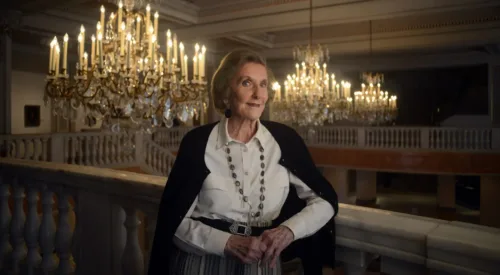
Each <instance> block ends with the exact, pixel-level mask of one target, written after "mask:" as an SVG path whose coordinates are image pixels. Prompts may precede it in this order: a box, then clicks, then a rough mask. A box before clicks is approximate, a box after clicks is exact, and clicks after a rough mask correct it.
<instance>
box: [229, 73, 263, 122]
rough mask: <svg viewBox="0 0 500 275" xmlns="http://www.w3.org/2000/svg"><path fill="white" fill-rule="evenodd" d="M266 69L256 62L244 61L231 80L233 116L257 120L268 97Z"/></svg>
mask: <svg viewBox="0 0 500 275" xmlns="http://www.w3.org/2000/svg"><path fill="white" fill-rule="evenodd" d="M267 85H268V83H267V69H266V67H265V66H263V65H261V64H258V63H246V64H245V65H243V66H242V67H241V69H240V70H239V72H237V73H236V75H235V76H234V78H233V79H232V81H231V90H232V92H233V93H232V94H231V96H230V105H231V111H232V113H233V116H238V117H240V118H243V119H249V120H257V119H259V118H260V116H261V115H262V112H263V111H264V107H265V105H266V102H267V99H268V92H267Z"/></svg>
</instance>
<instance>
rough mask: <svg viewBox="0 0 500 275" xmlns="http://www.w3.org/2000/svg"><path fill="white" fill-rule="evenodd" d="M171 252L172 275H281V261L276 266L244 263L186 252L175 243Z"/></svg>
mask: <svg viewBox="0 0 500 275" xmlns="http://www.w3.org/2000/svg"><path fill="white" fill-rule="evenodd" d="M174 247H175V248H174V250H173V251H172V253H171V254H170V263H169V271H170V273H169V274H171V275H281V263H280V260H279V259H278V263H277V264H276V267H275V268H270V267H268V266H267V265H263V266H262V267H261V266H259V264H258V263H254V264H244V263H241V262H240V261H239V259H237V258H233V257H220V256H217V255H210V254H206V255H203V256H198V255H195V254H191V253H187V252H184V251H182V250H180V249H178V248H177V247H176V246H175V245H174Z"/></svg>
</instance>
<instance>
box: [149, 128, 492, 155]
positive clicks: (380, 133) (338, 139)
mask: <svg viewBox="0 0 500 275" xmlns="http://www.w3.org/2000/svg"><path fill="white" fill-rule="evenodd" d="M190 129H192V128H190V127H179V128H171V129H166V128H162V129H158V131H156V133H154V134H153V140H154V141H155V142H156V143H157V144H160V145H161V146H163V147H167V148H177V147H178V146H179V144H180V141H181V140H182V137H183V136H184V134H185V133H187V131H189V130H190ZM295 130H296V131H297V133H299V135H300V136H301V137H302V138H303V139H304V141H305V142H306V144H307V145H310V146H329V147H330V146H331V147H345V148H360V149H403V150H406V149H412V150H432V151H478V152H485V151H492V150H496V151H500V128H477V129H469V128H445V127H437V128H436V127H435V128H429V127H355V126H323V127H297V128H295Z"/></svg>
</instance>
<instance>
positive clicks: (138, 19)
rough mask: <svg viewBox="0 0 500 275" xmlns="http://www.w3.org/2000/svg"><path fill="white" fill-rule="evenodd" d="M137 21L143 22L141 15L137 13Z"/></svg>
mask: <svg viewBox="0 0 500 275" xmlns="http://www.w3.org/2000/svg"><path fill="white" fill-rule="evenodd" d="M136 21H137V23H139V22H141V17H140V16H139V15H137V19H136Z"/></svg>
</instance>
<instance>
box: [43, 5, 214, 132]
mask: <svg viewBox="0 0 500 275" xmlns="http://www.w3.org/2000/svg"><path fill="white" fill-rule="evenodd" d="M129 2H130V0H129V1H127V3H128V4H127V5H126V6H125V8H124V5H123V3H122V2H121V1H120V2H119V3H118V10H117V12H116V13H114V12H112V13H110V14H109V16H107V18H106V13H105V8H104V6H101V9H100V20H99V21H98V22H97V24H96V31H95V34H93V35H92V36H91V51H90V54H88V53H87V52H86V51H85V42H86V39H87V36H86V30H85V28H84V27H83V25H82V27H81V29H80V33H79V35H78V51H77V55H78V61H77V62H76V64H75V73H74V75H73V77H70V75H69V69H68V61H67V56H68V41H69V37H68V34H66V35H65V36H64V38H63V46H62V50H61V47H60V44H59V42H58V39H57V37H54V39H53V40H52V42H51V44H50V60H49V73H48V75H47V84H46V86H45V96H44V98H45V101H46V104H48V102H49V101H50V102H51V103H52V106H53V112H54V114H55V115H61V116H62V117H63V118H66V119H75V118H76V110H78V109H79V108H81V107H82V108H83V110H84V112H85V114H86V121H94V123H95V121H97V120H102V121H103V123H105V124H107V125H109V123H111V122H110V120H111V119H112V118H117V121H118V122H116V123H117V124H118V127H113V130H116V131H119V129H120V125H124V126H126V127H140V128H141V129H145V130H147V131H151V129H152V128H153V127H157V126H160V125H162V122H163V124H164V125H165V126H167V127H172V126H173V121H174V119H175V118H177V119H179V120H180V121H187V120H188V119H190V118H196V117H197V116H199V115H201V114H202V113H204V112H205V111H206V108H207V104H208V92H207V82H206V78H205V52H206V48H205V46H202V47H200V46H199V45H198V44H196V45H195V47H194V54H193V58H192V60H193V61H192V64H193V66H192V68H193V70H192V75H191V76H192V77H191V79H189V73H188V56H187V54H185V48H184V45H183V43H182V42H180V43H179V42H178V40H177V35H176V34H175V33H172V32H171V31H170V30H168V31H167V32H166V33H165V38H166V39H165V47H164V48H165V51H164V52H161V51H160V48H161V46H160V42H159V39H158V19H159V14H158V12H156V13H154V14H151V8H150V6H149V5H147V6H146V11H145V13H144V12H134V11H132V10H131V8H132V7H133V4H131V3H129ZM106 19H107V20H106ZM61 55H62V58H61ZM123 118H127V119H129V121H130V122H132V123H124V120H123ZM125 121H126V120H125ZM114 126H117V125H116V124H115V125H114Z"/></svg>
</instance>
